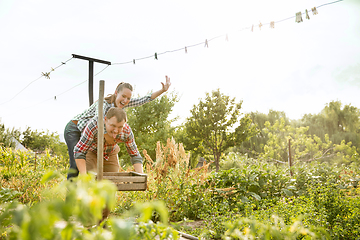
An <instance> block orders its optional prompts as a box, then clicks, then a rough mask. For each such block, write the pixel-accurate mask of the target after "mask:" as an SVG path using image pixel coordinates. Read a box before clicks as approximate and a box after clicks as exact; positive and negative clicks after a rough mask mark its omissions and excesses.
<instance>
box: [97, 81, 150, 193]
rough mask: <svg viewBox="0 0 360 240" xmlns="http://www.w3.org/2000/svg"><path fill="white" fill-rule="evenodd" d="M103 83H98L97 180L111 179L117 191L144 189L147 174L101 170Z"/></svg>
mask: <svg viewBox="0 0 360 240" xmlns="http://www.w3.org/2000/svg"><path fill="white" fill-rule="evenodd" d="M104 85H105V81H104V80H100V84H99V100H98V101H99V107H98V142H97V146H98V151H97V176H96V178H97V180H99V181H100V180H102V179H108V180H110V181H112V182H113V183H114V184H115V185H116V186H117V189H118V191H145V190H146V188H147V175H146V174H143V173H137V172H103V163H104V113H103V105H104Z"/></svg>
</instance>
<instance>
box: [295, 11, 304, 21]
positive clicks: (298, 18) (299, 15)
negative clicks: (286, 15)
mask: <svg viewBox="0 0 360 240" xmlns="http://www.w3.org/2000/svg"><path fill="white" fill-rule="evenodd" d="M295 16H296V19H295V22H297V23H299V22H302V21H303V20H302V13H301V12H297V13H296V14H295Z"/></svg>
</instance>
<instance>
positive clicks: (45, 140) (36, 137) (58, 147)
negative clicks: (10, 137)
mask: <svg viewBox="0 0 360 240" xmlns="http://www.w3.org/2000/svg"><path fill="white" fill-rule="evenodd" d="M21 135H22V141H21V144H23V145H24V146H25V147H26V148H28V149H31V150H33V151H36V152H43V151H45V150H46V149H51V152H52V153H54V154H56V155H62V156H63V157H67V156H68V152H67V146H66V144H65V143H63V142H60V137H59V135H58V134H56V133H50V132H49V131H48V130H47V131H46V132H45V131H38V130H32V129H31V128H30V127H28V128H27V129H26V130H25V131H24V132H22V134H21Z"/></svg>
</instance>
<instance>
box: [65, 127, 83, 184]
mask: <svg viewBox="0 0 360 240" xmlns="http://www.w3.org/2000/svg"><path fill="white" fill-rule="evenodd" d="M80 137H81V132H80V130H79V129H78V128H77V126H76V124H75V123H73V122H72V121H70V122H68V124H66V127H65V130H64V138H65V142H66V145H67V147H68V152H69V162H70V168H69V171H68V175H67V179H68V180H69V179H71V178H73V177H77V176H78V175H79V170H78V168H77V166H76V162H75V158H74V147H75V146H76V144H77V143H78V142H79V140H80Z"/></svg>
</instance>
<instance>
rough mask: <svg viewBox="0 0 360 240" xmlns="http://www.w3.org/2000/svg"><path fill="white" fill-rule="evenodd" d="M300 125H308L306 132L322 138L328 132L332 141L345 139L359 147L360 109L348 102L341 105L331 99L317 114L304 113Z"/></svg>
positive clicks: (338, 141)
mask: <svg viewBox="0 0 360 240" xmlns="http://www.w3.org/2000/svg"><path fill="white" fill-rule="evenodd" d="M300 126H308V127H309V132H308V133H309V134H311V135H313V134H315V135H317V136H318V137H320V138H321V139H322V140H324V136H325V134H328V135H329V137H330V140H331V141H332V142H334V143H337V144H340V143H341V142H342V141H343V140H345V142H346V143H348V142H351V143H352V144H353V145H354V146H356V147H357V148H358V149H360V136H359V133H360V110H359V109H358V108H356V107H354V106H351V105H350V104H349V105H345V106H344V107H342V104H341V102H340V101H332V102H330V103H328V104H326V106H325V107H324V109H323V110H322V111H321V112H320V113H319V114H314V115H312V114H306V115H304V116H303V118H302V119H301V124H300Z"/></svg>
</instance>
